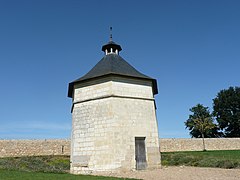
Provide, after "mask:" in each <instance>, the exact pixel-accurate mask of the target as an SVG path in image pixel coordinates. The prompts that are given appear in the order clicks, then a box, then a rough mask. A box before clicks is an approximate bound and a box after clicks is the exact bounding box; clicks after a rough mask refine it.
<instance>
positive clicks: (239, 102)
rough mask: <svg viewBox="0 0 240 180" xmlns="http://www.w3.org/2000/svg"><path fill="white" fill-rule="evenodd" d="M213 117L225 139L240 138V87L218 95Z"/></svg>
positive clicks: (231, 88) (230, 88)
mask: <svg viewBox="0 0 240 180" xmlns="http://www.w3.org/2000/svg"><path fill="white" fill-rule="evenodd" d="M213 115H214V116H215V117H216V120H217V122H218V124H219V128H220V129H221V130H223V131H224V136H225V137H240V87H229V89H224V90H221V91H220V92H219V93H218V94H217V97H216V98H215V99H213Z"/></svg>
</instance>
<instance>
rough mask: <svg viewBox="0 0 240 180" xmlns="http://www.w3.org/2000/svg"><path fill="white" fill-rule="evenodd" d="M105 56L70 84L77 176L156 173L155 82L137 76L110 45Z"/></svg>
mask: <svg viewBox="0 0 240 180" xmlns="http://www.w3.org/2000/svg"><path fill="white" fill-rule="evenodd" d="M102 50H103V51H104V52H105V56H104V57H103V58H102V60H101V61H99V62H98V63H97V65H96V66H95V67H93V68H92V70H90V71H89V72H88V73H87V74H86V75H85V76H83V77H81V78H80V79H78V80H75V81H73V82H71V83H70V84H69V91H68V92H69V93H68V96H69V97H71V98H72V137H71V169H70V172H71V173H74V174H79V173H83V174H85V173H91V172H94V171H119V170H120V171H122V170H128V171H129V170H140V169H147V168H158V167H160V165H161V161H160V151H159V140H158V139H159V138H158V126H157V119H156V113H155V111H156V110H155V109H156V107H155V100H154V95H155V94H157V84H156V80H155V79H152V78H150V77H148V76H145V75H144V74H142V73H140V72H138V71H137V70H136V69H135V68H133V67H132V66H131V65H130V64H128V63H127V62H126V61H125V60H124V59H123V58H122V57H120V56H119V55H118V52H119V51H121V47H120V45H117V44H116V43H114V42H112V41H110V42H109V43H108V44H106V45H104V46H103V48H102Z"/></svg>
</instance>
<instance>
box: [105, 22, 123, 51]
mask: <svg viewBox="0 0 240 180" xmlns="http://www.w3.org/2000/svg"><path fill="white" fill-rule="evenodd" d="M121 50H122V48H121V46H120V45H119V44H116V43H115V42H113V40H112V27H110V40H109V42H108V43H107V44H105V45H103V46H102V51H103V52H105V55H108V54H117V55H118V54H119V52H120V51H121Z"/></svg>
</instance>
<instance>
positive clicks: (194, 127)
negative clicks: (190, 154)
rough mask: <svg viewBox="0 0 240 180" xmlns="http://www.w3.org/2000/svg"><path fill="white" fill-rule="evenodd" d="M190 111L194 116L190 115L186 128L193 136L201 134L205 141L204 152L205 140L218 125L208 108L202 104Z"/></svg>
mask: <svg viewBox="0 0 240 180" xmlns="http://www.w3.org/2000/svg"><path fill="white" fill-rule="evenodd" d="M190 111H191V112H192V113H193V114H190V115H189V118H188V120H187V121H186V122H185V126H186V128H188V129H189V130H190V134H191V135H192V136H193V135H194V134H196V133H199V134H200V136H198V137H201V138H202V141H203V151H205V150H206V148H205V141H204V138H205V137H206V136H207V135H209V133H210V132H211V130H213V129H216V128H217V126H216V124H214V123H213V117H212V115H211V113H210V111H209V110H208V107H204V106H203V105H202V104H197V105H196V106H194V107H192V108H191V109H190Z"/></svg>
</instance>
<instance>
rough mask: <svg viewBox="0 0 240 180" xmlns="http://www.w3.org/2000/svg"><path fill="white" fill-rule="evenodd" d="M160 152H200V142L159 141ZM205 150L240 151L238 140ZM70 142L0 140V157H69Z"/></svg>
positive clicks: (210, 143)
mask: <svg viewBox="0 0 240 180" xmlns="http://www.w3.org/2000/svg"><path fill="white" fill-rule="evenodd" d="M159 142H160V150H161V152H171V151H172V152H174V151H201V150H202V140H201V139H196V138H192V139H191V138H187V139H160V141H159ZM205 143H206V149H207V150H240V138H206V139H205ZM70 144H71V140H68V139H67V140H65V139H47V140H0V157H20V156H40V155H70Z"/></svg>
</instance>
